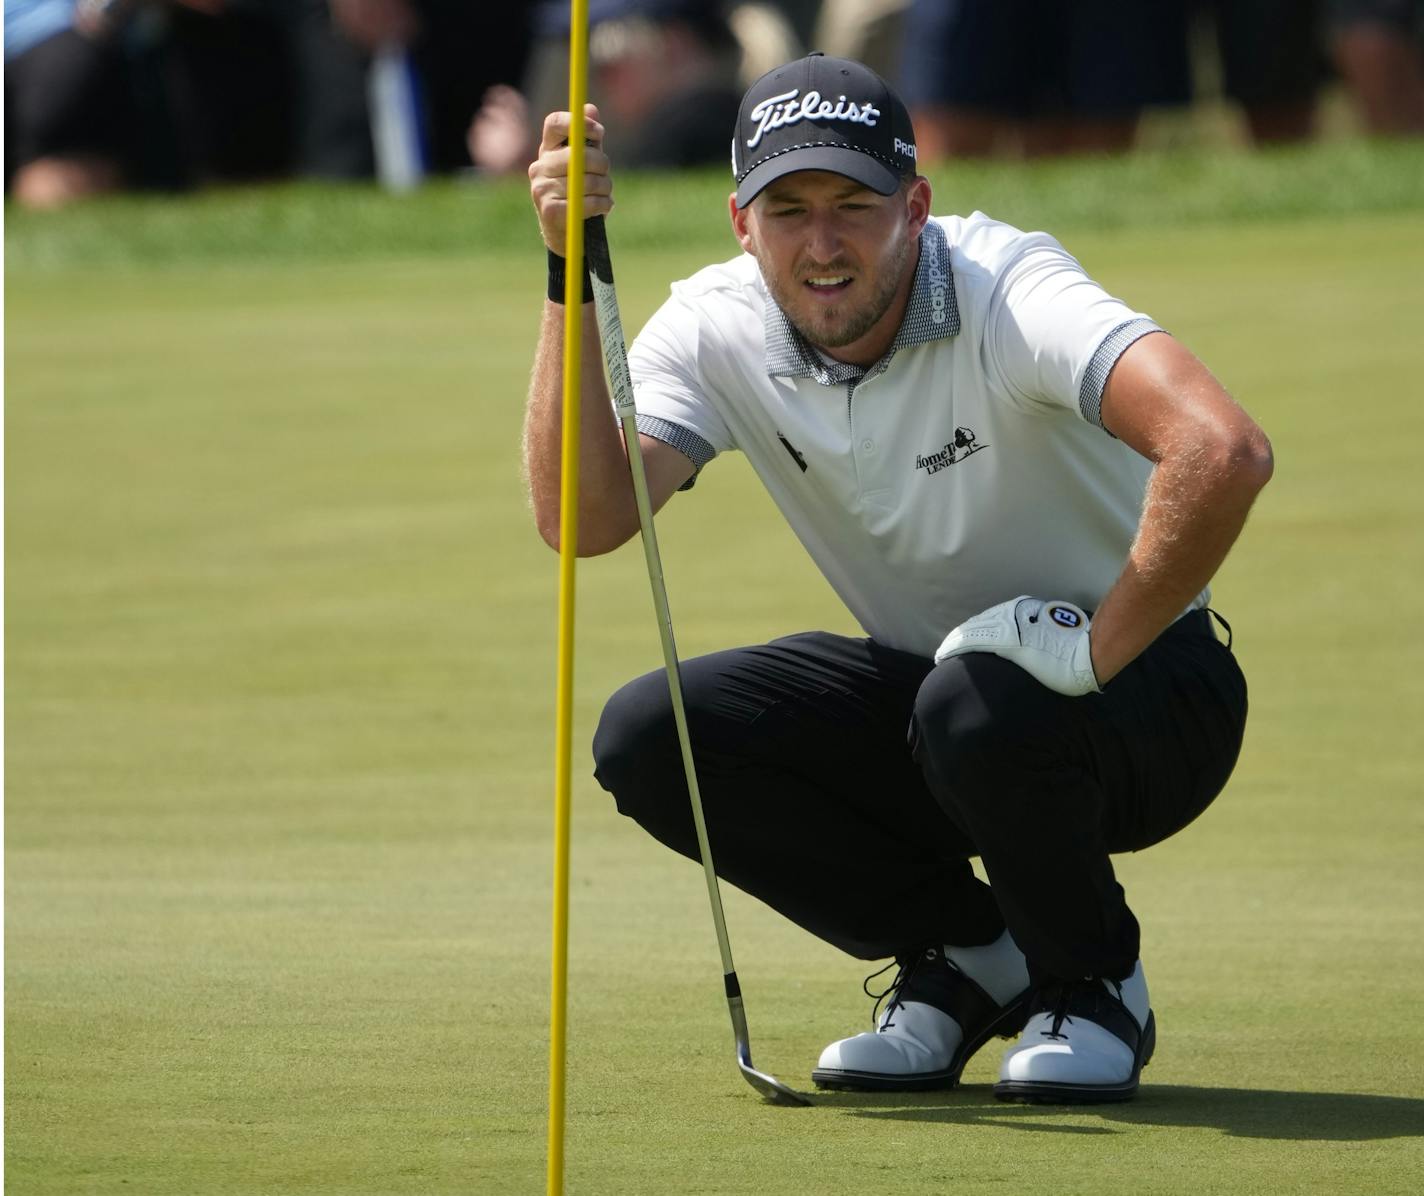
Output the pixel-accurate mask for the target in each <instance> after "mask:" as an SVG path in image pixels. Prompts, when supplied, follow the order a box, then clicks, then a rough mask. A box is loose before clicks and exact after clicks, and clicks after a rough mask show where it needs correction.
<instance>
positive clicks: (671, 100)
mask: <svg viewBox="0 0 1424 1196" xmlns="http://www.w3.org/2000/svg"><path fill="white" fill-rule="evenodd" d="M622 9H623V11H622V12H621V13H619V14H617V15H613V16H609V17H607V18H605V19H604V20H601V21H599V22H598V23H597V24H596V25H594V26H593V27H592V28H591V29H590V31H589V62H590V65H591V67H592V70H593V73H594V74H596V75H597V77H598V82H599V90H600V93H601V94H602V96H603V98H604V105H605V107H606V110H607V114H608V118H609V120H610V122H612V123H615V124H616V125H617V127H619V128H621V129H627V130H628V131H629V136H628V140H627V142H626V143H624V144H621V145H620V146H619V160H620V161H621V162H623V163H624V164H626V166H628V167H629V168H632V169H635V170H636V169H673V168H678V167H686V166H701V165H705V164H707V163H712V162H716V163H722V162H725V161H726V160H727V157H728V154H729V153H730V150H729V148H728V147H729V144H730V140H729V138H728V136H727V130H728V129H730V128H732V127H733V126H734V125H735V124H736V120H737V106H738V105H739V104H740V102H741V98H742V89H741V87H740V85H739V81H738V78H737V65H738V61H739V58H740V53H739V50H738V47H737V42H736V39H735V38H733V36H732V31H731V29H730V28H729V27H728V25H727V21H726V19H725V18H724V17H723V16H722V15H721V13H720V12H719V11H718V10H717V8H716V6H715V5H711V4H706V3H698V2H697V0H624V3H623V4H622Z"/></svg>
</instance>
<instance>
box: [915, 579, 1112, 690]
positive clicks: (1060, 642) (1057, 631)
mask: <svg viewBox="0 0 1424 1196" xmlns="http://www.w3.org/2000/svg"><path fill="white" fill-rule="evenodd" d="M1088 628H1089V620H1088V616H1087V614H1085V613H1084V611H1083V610H1082V608H1081V607H1077V606H1074V605H1073V603H1071V602H1064V601H1061V600H1056V599H1055V600H1045V599H1042V598H1030V597H1029V596H1028V595H1026V594H1025V595H1021V596H1020V597H1018V598H1011V599H1010V600H1009V601H1008V602H1001V603H999V605H998V606H991V607H990V608H989V609H988V610H986V611H984V612H983V613H982V614H977V615H975V616H974V617H973V618H972V619H966V620H965V621H964V622H963V623H961V624H960V625H959V626H958V627H956V628H955V629H954V630H953V631H951V632H950V633H949V634H948V635H947V636H945V637H944V643H942V644H940V646H939V650H938V651H937V652H935V664H939V663H940V662H942V661H945V660H948V659H949V658H950V657H951V656H962V655H963V654H964V653H966V652H992V653H993V654H994V655H995V656H1002V657H1003V658H1004V659H1005V660H1011V661H1013V662H1014V664H1016V665H1018V666H1019V668H1021V669H1023V670H1024V671H1025V672H1027V673H1029V674H1030V675H1031V676H1033V677H1034V678H1036V679H1037V680H1038V681H1040V682H1041V683H1042V684H1044V685H1046V686H1048V688H1049V689H1051V690H1054V691H1055V692H1057V693H1061V694H1065V695H1066V696H1068V697H1070V698H1076V697H1079V696H1081V695H1082V694H1090V693H1101V692H1102V687H1101V686H1100V685H1099V684H1098V678H1097V675H1096V674H1095V673H1094V672H1093V656H1092V649H1091V646H1090V644H1089V640H1088Z"/></svg>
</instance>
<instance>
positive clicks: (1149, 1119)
mask: <svg viewBox="0 0 1424 1196" xmlns="http://www.w3.org/2000/svg"><path fill="white" fill-rule="evenodd" d="M812 1099H813V1100H814V1101H815V1102H816V1103H817V1104H818V1105H821V1106H827V1107H831V1108H839V1109H844V1110H846V1112H848V1113H852V1114H854V1115H855V1116H858V1117H869V1118H878V1119H885V1120H894V1121H928V1122H943V1123H945V1124H948V1125H1003V1126H1008V1127H1009V1128H1011V1129H1017V1130H1028V1131H1033V1132H1040V1133H1057V1134H1113V1133H1120V1132H1122V1131H1121V1129H1120V1128H1118V1127H1128V1126H1134V1125H1152V1126H1197V1127H1201V1128H1203V1129H1217V1130H1221V1131H1222V1132H1223V1133H1226V1134H1230V1135H1231V1136H1232V1137H1236V1138H1278V1139H1286V1140H1290V1141H1300V1142H1372V1141H1378V1140H1381V1139H1385V1138H1421V1137H1424V1100H1416V1099H1414V1098H1411V1097H1403V1096H1366V1095H1360V1094H1357V1093H1346V1092H1276V1091H1272V1090H1269V1089H1250V1088H1189V1087H1186V1086H1184V1085H1179V1084H1152V1085H1143V1087H1142V1090H1141V1091H1140V1092H1139V1093H1138V1095H1137V1099H1136V1100H1133V1101H1129V1102H1127V1103H1125V1104H1121V1105H1076V1106H1075V1105H1015V1104H1007V1103H1004V1102H1001V1101H997V1100H995V1099H994V1094H993V1090H992V1089H991V1088H989V1087H988V1086H987V1085H966V1086H965V1087H963V1088H958V1089H955V1090H954V1091H952V1092H926V1093H905V1094H902V1095H891V1094H887V1093H880V1092H874V1093H872V1092H817V1093H816V1094H815V1095H814V1096H813V1097H812ZM1065 1119H1071V1121H1065Z"/></svg>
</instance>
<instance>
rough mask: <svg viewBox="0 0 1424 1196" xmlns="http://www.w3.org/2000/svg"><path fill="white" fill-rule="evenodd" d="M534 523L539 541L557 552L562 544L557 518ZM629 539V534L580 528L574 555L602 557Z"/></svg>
mask: <svg viewBox="0 0 1424 1196" xmlns="http://www.w3.org/2000/svg"><path fill="white" fill-rule="evenodd" d="M536 522H537V525H538V528H539V537H540V539H542V540H543V541H544V543H545V544H547V545H548V546H549V547H550V548H552V549H553V550H554V551H555V552H558V551H559V547H560V545H561V544H562V543H563V535H562V532H563V529H562V528H561V527H560V526H559V520H558V517H557V516H555V517H554V519H553V520H552V521H545V520H542V519H541V520H537V521H536ZM630 539H632V534H631V533H628V534H618V533H616V532H612V533H611V532H609V531H608V530H606V529H600V528H598V527H596V526H595V527H585V526H581V527H580V528H579V529H578V551H577V552H576V553H575V555H576V556H581V557H588V556H603V555H605V554H606V553H610V552H612V551H613V550H614V549H615V548H621V547H622V546H623V545H624V544H626V543H627V542H628V541H629V540H630Z"/></svg>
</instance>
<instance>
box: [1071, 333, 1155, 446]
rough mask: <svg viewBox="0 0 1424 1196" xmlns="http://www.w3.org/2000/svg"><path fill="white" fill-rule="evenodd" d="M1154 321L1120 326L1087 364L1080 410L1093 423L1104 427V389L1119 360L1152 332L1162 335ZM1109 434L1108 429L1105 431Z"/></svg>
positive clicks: (1079, 403) (1079, 394) (1081, 389)
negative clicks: (1129, 347)
mask: <svg viewBox="0 0 1424 1196" xmlns="http://www.w3.org/2000/svg"><path fill="white" fill-rule="evenodd" d="M1161 331H1162V329H1161V327H1159V326H1158V325H1157V323H1156V322H1155V321H1153V320H1145V319H1138V320H1128V321H1127V323H1125V324H1119V325H1118V326H1117V327H1116V328H1114V329H1113V330H1112V331H1111V332H1109V333H1108V334H1107V336H1105V337H1104V338H1103V343H1102V344H1100V345H1099V346H1098V348H1097V351H1096V352H1095V353H1094V354H1093V359H1092V360H1091V361H1090V362H1088V370H1087V372H1086V373H1085V374H1084V375H1083V385H1082V386H1080V387H1079V388H1078V409H1079V410H1080V411H1081V412H1082V413H1083V418H1084V419H1085V420H1087V421H1088V422H1089V423H1090V424H1096V425H1097V426H1098V427H1100V428H1102V426H1103V390H1104V388H1106V386H1107V384H1108V375H1109V374H1111V373H1112V368H1113V366H1115V365H1116V364H1117V359H1118V358H1119V357H1121V356H1122V355H1123V354H1124V353H1125V352H1126V351H1127V349H1128V346H1129V345H1132V344H1134V343H1135V342H1137V341H1139V340H1141V339H1142V338H1143V337H1144V336H1146V335H1147V334H1148V333H1149V332H1161ZM1103 430H1104V431H1107V429H1106V428H1104V429H1103Z"/></svg>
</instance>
